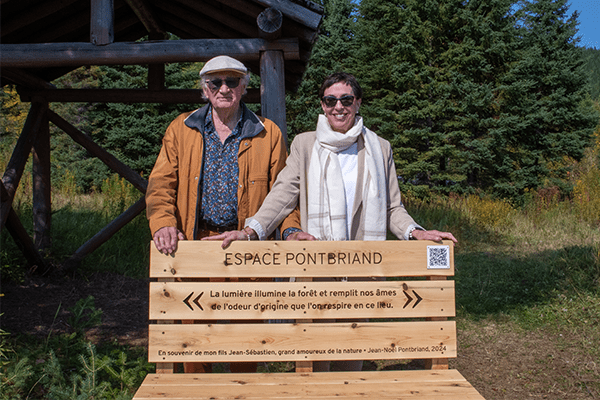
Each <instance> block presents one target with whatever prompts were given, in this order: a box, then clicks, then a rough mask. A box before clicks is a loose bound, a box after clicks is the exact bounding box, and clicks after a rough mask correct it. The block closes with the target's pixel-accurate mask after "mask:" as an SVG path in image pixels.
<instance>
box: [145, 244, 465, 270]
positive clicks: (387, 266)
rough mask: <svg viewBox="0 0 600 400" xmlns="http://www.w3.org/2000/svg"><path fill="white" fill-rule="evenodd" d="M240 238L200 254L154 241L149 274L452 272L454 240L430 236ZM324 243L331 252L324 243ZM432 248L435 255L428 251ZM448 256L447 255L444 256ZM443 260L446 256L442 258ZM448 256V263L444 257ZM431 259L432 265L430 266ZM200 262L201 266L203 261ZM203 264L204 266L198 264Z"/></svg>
mask: <svg viewBox="0 0 600 400" xmlns="http://www.w3.org/2000/svg"><path fill="white" fill-rule="evenodd" d="M256 244H257V243H256V242H249V241H236V242H233V243H232V244H231V245H230V246H229V247H228V248H227V249H226V250H223V249H221V242H220V241H216V242H206V241H205V242H202V255H201V256H200V255H199V254H198V248H199V247H198V245H197V243H195V242H194V241H185V240H183V241H180V242H179V243H178V248H177V252H176V253H175V254H177V257H173V256H167V255H164V254H162V253H160V252H159V251H158V250H156V247H155V246H154V244H151V246H150V277H151V278H182V277H188V278H219V277H237V278H251V277H265V278H275V277H301V276H307V277H327V276H340V277H351V276H354V277H361V276H363V277H364V276H407V277H408V276H452V275H454V247H453V246H452V242H450V241H444V243H443V244H438V243H434V242H429V241H406V240H396V241H381V242H365V241H341V242H295V241H289V242H288V241H272V242H269V241H265V242H261V243H260V246H261V247H260V249H261V252H260V254H259V253H257V252H256V249H257V246H256ZM325 246H326V248H327V251H324V250H323V248H324V247H325ZM428 247H429V248H432V253H431V254H432V256H428V254H429V253H428ZM446 258H447V260H446ZM444 260H445V261H444ZM446 261H447V266H445V262H446ZM428 262H429V263H431V264H432V265H433V266H434V268H428ZM200 263H201V265H199V264H200ZM199 266H200V268H199Z"/></svg>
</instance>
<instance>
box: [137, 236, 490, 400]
mask: <svg viewBox="0 0 600 400" xmlns="http://www.w3.org/2000/svg"><path fill="white" fill-rule="evenodd" d="M453 275H454V259H453V244H452V242H449V241H446V242H443V243H435V242H426V241H383V242H364V241H355V242H353V241H344V242H278V241H271V242H269V241H265V242H250V241H247V242H244V241H239V242H234V243H232V244H231V246H230V247H229V248H227V249H222V248H221V246H220V243H219V242H208V241H181V242H179V247H178V249H177V252H176V253H175V254H174V255H170V256H167V255H164V254H160V253H159V252H158V251H157V250H156V248H155V247H154V246H153V245H151V253H150V277H151V278H152V279H153V280H154V281H153V282H151V283H150V290H149V300H150V301H149V314H148V318H149V320H150V325H149V327H148V360H149V361H150V362H154V363H156V373H155V374H149V375H148V376H147V377H146V378H145V380H144V382H143V383H142V385H141V387H140V388H139V390H138V391H137V393H136V395H135V397H134V400H143V399H144V400H148V399H181V400H184V399H261V400H263V399H333V398H336V399H340V398H341V399H353V398H368V399H370V400H377V399H387V398H390V399H432V400H433V399H457V400H469V399H478V400H481V399H483V397H481V395H480V394H479V393H478V392H477V390H476V389H475V388H474V387H473V386H472V385H471V384H470V383H469V382H467V380H466V379H465V378H464V377H463V376H462V375H461V374H460V373H459V372H458V371H456V370H450V369H448V359H449V358H453V357H456V356H457V353H458V343H457V335H456V322H455V321H453V320H452V318H453V317H455V315H456V305H455V285H454V281H453V280H451V279H449V278H452V277H453ZM209 278H212V279H209ZM192 321H194V322H195V323H181V322H192ZM415 359H416V360H424V361H425V363H424V369H422V370H384V371H357V372H316V371H314V370H313V363H314V362H315V361H332V362H335V361H342V362H343V361H352V360H357V361H359V360H371V361H378V360H388V361H392V360H415ZM186 362H205V363H233V362H257V363H272V362H274V363H289V362H294V363H295V366H296V368H295V371H294V372H272V373H243V374H240V373H207V374H185V373H178V372H176V371H177V370H178V366H179V365H180V363H186ZM320 365H321V364H320Z"/></svg>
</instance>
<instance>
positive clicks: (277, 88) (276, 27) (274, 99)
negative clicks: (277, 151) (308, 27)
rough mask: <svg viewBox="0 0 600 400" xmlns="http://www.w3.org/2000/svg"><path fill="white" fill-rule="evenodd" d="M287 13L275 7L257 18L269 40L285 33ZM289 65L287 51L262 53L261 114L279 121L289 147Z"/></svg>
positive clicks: (262, 31)
mask: <svg viewBox="0 0 600 400" xmlns="http://www.w3.org/2000/svg"><path fill="white" fill-rule="evenodd" d="M282 21H283V15H282V14H281V11H279V10H276V9H275V8H267V9H266V10H265V11H263V12H261V13H260V14H259V16H258V17H257V18H256V23H257V24H258V34H259V36H260V37H261V38H264V39H267V40H269V41H271V40H276V39H278V38H279V36H280V35H281V25H282ZM284 68H285V66H284V62H283V52H281V51H278V50H266V51H261V53H260V97H261V101H260V103H261V113H262V116H263V117H265V118H269V119H270V120H271V121H273V122H275V123H276V124H277V126H279V129H281V134H282V135H283V140H284V141H285V144H286V146H287V144H288V140H287V123H286V119H285V69H284Z"/></svg>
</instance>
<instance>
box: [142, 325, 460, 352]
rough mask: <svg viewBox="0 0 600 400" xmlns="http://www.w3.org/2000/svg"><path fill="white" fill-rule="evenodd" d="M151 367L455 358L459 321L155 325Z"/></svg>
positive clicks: (151, 346) (151, 339)
mask: <svg viewBox="0 0 600 400" xmlns="http://www.w3.org/2000/svg"><path fill="white" fill-rule="evenodd" d="M149 329H150V341H149V343H148V360H149V361H150V362H185V361H204V362H230V361H256V360H261V361H265V360H269V361H284V360H285V361H316V360H384V359H414V358H436V357H437V358H445V357H456V327H455V322H454V321H443V322H439V321H438V322H399V323H393V322H390V323H377V322H354V323H321V324H318V323H302V324H210V325H205V324H191V325H150V326H149Z"/></svg>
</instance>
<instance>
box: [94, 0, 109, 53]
mask: <svg viewBox="0 0 600 400" xmlns="http://www.w3.org/2000/svg"><path fill="white" fill-rule="evenodd" d="M91 2H92V4H91V6H92V13H91V19H90V42H91V43H92V44H94V45H96V46H104V45H106V44H110V43H112V42H113V41H114V40H115V26H114V19H115V7H114V2H113V0H91Z"/></svg>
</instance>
